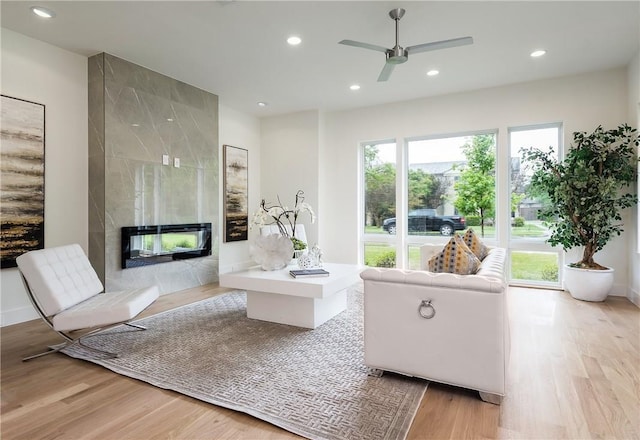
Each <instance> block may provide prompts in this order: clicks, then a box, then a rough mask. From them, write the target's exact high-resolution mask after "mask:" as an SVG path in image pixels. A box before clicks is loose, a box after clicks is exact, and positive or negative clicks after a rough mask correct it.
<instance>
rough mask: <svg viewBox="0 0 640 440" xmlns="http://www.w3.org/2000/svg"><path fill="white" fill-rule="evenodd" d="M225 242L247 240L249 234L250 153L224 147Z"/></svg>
mask: <svg viewBox="0 0 640 440" xmlns="http://www.w3.org/2000/svg"><path fill="white" fill-rule="evenodd" d="M223 148H224V159H223V164H224V241H225V242H230V241H242V240H246V239H247V237H248V232H249V152H248V151H247V150H245V149H243V148H237V147H232V146H231V145H224V146H223Z"/></svg>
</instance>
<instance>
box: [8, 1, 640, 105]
mask: <svg viewBox="0 0 640 440" xmlns="http://www.w3.org/2000/svg"><path fill="white" fill-rule="evenodd" d="M34 4H38V5H42V6H45V7H48V8H50V9H52V10H54V11H55V12H56V13H57V16H56V17H55V18H54V19H51V20H48V21H45V20H43V19H41V18H39V17H36V16H35V15H33V14H32V13H31V12H30V10H29V7H30V6H31V5H34ZM397 7H403V8H405V9H406V11H407V12H406V15H405V16H404V18H403V19H402V20H401V21H400V45H401V46H404V47H407V46H411V45H416V44H421V43H425V42H430V41H437V40H445V39H449V38H456V37H463V36H472V37H473V39H474V44H473V45H471V46H462V47H456V48H451V49H445V50H440V51H434V52H425V53H419V54H413V55H411V56H410V57H409V61H408V62H407V63H405V64H402V65H399V66H397V67H396V69H395V71H394V73H393V75H392V76H391V79H390V80H389V81H387V82H381V83H379V82H377V77H378V74H379V73H380V70H381V69H382V66H383V64H384V54H383V53H379V52H374V51H370V50H365V49H359V48H355V47H349V46H344V45H339V44H338V41H340V40H342V39H351V40H357V41H364V42H368V43H371V44H376V45H379V46H384V47H391V46H393V44H394V39H395V34H394V32H395V31H394V23H393V20H391V19H390V18H389V16H388V12H389V10H391V9H393V8H397ZM0 15H1V23H2V27H4V28H7V29H11V30H13V31H16V32H19V33H21V34H24V35H27V36H30V37H33V38H36V39H39V40H42V41H46V42H49V43H51V44H53V45H56V46H59V47H62V48H64V49H67V50H70V51H72V52H76V53H79V54H82V55H87V56H90V55H94V54H96V53H100V52H108V53H110V54H112V55H115V56H118V57H120V58H124V59H126V60H129V61H131V62H134V63H136V64H139V65H142V66H145V67H147V68H150V69H152V70H155V71H157V72H160V73H163V74H165V75H168V76H171V77H173V78H176V79H179V80H181V81H184V82H186V83H189V84H192V85H194V86H196V87H200V88H202V89H205V90H207V91H210V92H212V93H215V94H217V95H219V96H220V98H221V101H222V102H223V103H224V104H225V105H227V106H229V107H231V108H234V109H236V110H240V111H244V112H247V113H250V114H253V115H256V116H264V115H275V114H282V113H288V112H293V111H299V110H309V109H321V110H341V109H349V108H356V107H363V106H369V105H374V104H380V103H386V102H393V101H404V100H409V99H415V98H421V97H426V96H433V95H442V94H448V93H455V92H460V91H465V90H473V89H479V88H485V87H492V86H498V85H503V84H509V83H517V82H524V81H531V80H536V79H541V78H550V77H555V76H563V75H572V74H577V73H581V72H588V71H594V70H603V69H609V68H614V67H619V66H626V65H627V64H628V63H629V61H630V60H631V58H632V57H633V56H634V55H635V54H636V53H637V52H638V50H640V1H637V0H636V1H622V2H614V1H585V2H577V1H568V2H560V1H531V2H525V1H510V2H507V1H469V2H462V1H451V0H450V1H281V2H273V1H254V2H250V1H218V2H214V1H193V2H190V1H122V2H118V1H107V2H101V1H61V2H50V1H37V0H32V1H4V0H3V1H2V2H1V3H0ZM292 34H296V35H299V36H300V37H301V38H302V44H300V45H299V46H297V47H291V46H289V45H288V44H287V43H286V41H285V40H286V38H287V37H288V36H289V35H292ZM537 48H544V49H546V50H547V51H548V52H547V55H546V56H544V57H542V58H538V59H533V58H530V57H529V53H530V52H531V51H532V50H534V49H537ZM432 68H435V69H438V70H439V71H440V75H438V76H436V77H427V76H426V72H427V71H428V70H429V69H432ZM353 83H358V84H360V85H361V87H362V88H361V89H360V90H358V91H356V92H353V91H351V90H349V86H350V85H351V84H353ZM258 101H265V102H268V103H269V106H268V107H266V108H260V107H258V106H257V105H256V103H257V102H258Z"/></svg>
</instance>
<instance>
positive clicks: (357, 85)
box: [349, 84, 360, 90]
mask: <svg viewBox="0 0 640 440" xmlns="http://www.w3.org/2000/svg"><path fill="white" fill-rule="evenodd" d="M349 88H350V89H351V90H360V85H359V84H352V85H350V86H349Z"/></svg>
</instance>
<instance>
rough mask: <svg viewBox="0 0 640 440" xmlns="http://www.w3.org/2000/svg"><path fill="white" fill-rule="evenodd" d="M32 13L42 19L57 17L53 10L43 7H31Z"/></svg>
mask: <svg viewBox="0 0 640 440" xmlns="http://www.w3.org/2000/svg"><path fill="white" fill-rule="evenodd" d="M29 9H31V12H33V13H34V14H36V15H37V16H38V17H42V18H53V17H55V16H56V13H55V12H53V11H52V10H51V9H47V8H43V7H42V6H31V8H29Z"/></svg>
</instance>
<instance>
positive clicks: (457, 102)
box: [263, 68, 631, 295]
mask: <svg viewBox="0 0 640 440" xmlns="http://www.w3.org/2000/svg"><path fill="white" fill-rule="evenodd" d="M626 93H627V74H626V70H625V69H624V68H621V69H616V70H610V71H604V72H595V73H590V74H585V75H579V76H571V77H564V78H554V79H550V80H544V81H535V82H529V83H522V84H516V85H510V86H504V87H498V88H491V89H484V90H478V91H473V92H467V93H460V94H454V95H446V96H440V97H434V98H428V99H419V100H415V101H407V102H401V103H394V104H388V105H380V106H375V107H370V108H365V109H359V110H352V111H344V112H334V113H327V114H326V115H325V124H326V125H325V127H326V129H325V132H324V136H325V137H324V143H323V146H322V151H323V153H322V154H323V156H324V157H330V158H331V169H330V171H329V170H325V171H323V175H324V174H325V173H329V172H330V173H331V176H332V177H331V178H325V177H323V179H322V182H323V185H322V187H321V188H320V193H321V197H322V200H323V213H322V218H321V222H320V234H321V236H322V242H321V243H320V246H321V247H322V248H323V250H324V254H325V257H326V260H327V261H335V262H345V263H355V262H356V261H357V252H358V250H357V242H358V223H357V206H358V176H357V175H356V173H355V172H354V171H355V170H357V169H358V161H357V159H358V146H359V144H360V143H361V142H363V141H370V140H377V139H394V138H395V139H398V140H399V141H400V142H402V141H403V139H404V138H407V137H413V136H425V135H437V134H447V133H460V132H468V131H472V130H486V129H497V130H498V166H501V163H504V161H505V158H506V157H507V155H508V152H507V129H508V127H512V126H522V125H529V124H540V123H548V122H562V123H563V124H564V135H565V145H569V144H570V142H571V134H572V133H573V132H574V131H592V130H593V129H595V128H596V127H597V126H598V125H599V124H602V125H603V126H604V127H609V128H613V127H616V126H617V125H618V124H620V123H622V122H625V121H626V120H627V100H628V98H627V94H626ZM290 153H291V151H290V152H289V154H290ZM263 154H267V152H266V150H265V149H263ZM285 154H286V152H285ZM263 180H264V177H263ZM498 185H499V186H500V187H501V186H504V185H506V182H498ZM325 200H326V201H327V202H326V203H325V202H324V201H325ZM630 216H631V212H628V213H625V220H627V221H626V223H627V224H630V222H629V221H628V220H629V219H630ZM502 244H503V245H505V244H506V243H502ZM627 249H628V237H627V236H622V237H616V238H615V239H614V240H612V242H611V243H610V244H609V245H608V246H607V247H606V248H605V249H603V250H602V251H600V252H599V253H598V254H597V255H596V257H597V261H598V262H599V263H601V264H604V265H607V266H612V267H614V268H615V269H616V279H615V285H614V289H613V292H612V293H614V294H618V295H626V289H627V284H628V279H629V278H628V277H629V275H628V274H629V264H628V259H627V258H626V257H627V255H628V251H627ZM621 251H622V252H621ZM569 261H571V256H570V259H569Z"/></svg>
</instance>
